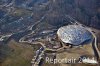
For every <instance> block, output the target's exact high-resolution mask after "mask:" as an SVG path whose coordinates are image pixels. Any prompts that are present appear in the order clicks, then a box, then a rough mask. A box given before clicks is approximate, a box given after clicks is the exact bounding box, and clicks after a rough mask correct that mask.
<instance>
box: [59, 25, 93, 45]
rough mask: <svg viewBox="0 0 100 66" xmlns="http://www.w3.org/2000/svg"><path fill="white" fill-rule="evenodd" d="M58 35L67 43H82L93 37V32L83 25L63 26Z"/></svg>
mask: <svg viewBox="0 0 100 66" xmlns="http://www.w3.org/2000/svg"><path fill="white" fill-rule="evenodd" d="M57 35H58V37H59V38H60V39H61V40H62V41H63V42H65V43H70V44H73V45H80V44H82V43H83V42H85V41H87V40H91V39H92V38H93V36H92V34H91V32H89V31H88V30H87V29H86V28H85V27H83V26H81V25H68V26H63V27H61V28H59V29H58V31H57Z"/></svg>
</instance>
